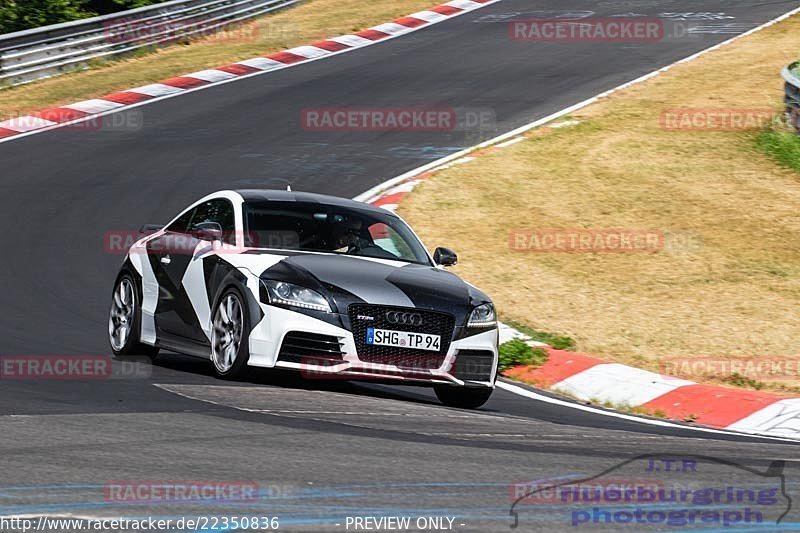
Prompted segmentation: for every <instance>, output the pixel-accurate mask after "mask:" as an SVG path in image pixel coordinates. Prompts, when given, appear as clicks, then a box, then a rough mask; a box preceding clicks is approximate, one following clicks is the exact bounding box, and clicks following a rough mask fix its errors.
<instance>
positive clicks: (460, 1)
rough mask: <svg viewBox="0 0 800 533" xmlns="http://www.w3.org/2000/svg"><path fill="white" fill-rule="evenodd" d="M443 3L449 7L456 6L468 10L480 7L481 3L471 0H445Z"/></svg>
mask: <svg viewBox="0 0 800 533" xmlns="http://www.w3.org/2000/svg"><path fill="white" fill-rule="evenodd" d="M444 5H446V6H450V7H457V8H458V9H465V10H470V9H475V8H477V7H480V6H482V5H483V4H479V3H478V2H472V1H471V0H452V2H445V4H444Z"/></svg>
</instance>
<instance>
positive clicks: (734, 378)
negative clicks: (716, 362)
mask: <svg viewBox="0 0 800 533" xmlns="http://www.w3.org/2000/svg"><path fill="white" fill-rule="evenodd" d="M722 381H723V383H727V384H728V385H733V386H735V387H744V388H747V389H755V390H761V389H763V388H764V386H765V385H766V383H763V382H761V381H758V380H755V379H753V378H750V377H747V376H743V375H741V374H739V373H737V372H734V373H733V374H731V375H730V376H725V377H724V378H722Z"/></svg>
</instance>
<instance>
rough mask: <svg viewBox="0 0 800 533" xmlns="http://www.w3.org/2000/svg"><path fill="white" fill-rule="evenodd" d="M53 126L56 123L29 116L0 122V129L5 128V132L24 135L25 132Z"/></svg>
mask: <svg viewBox="0 0 800 533" xmlns="http://www.w3.org/2000/svg"><path fill="white" fill-rule="evenodd" d="M54 124H57V122H53V121H52V120H45V119H43V118H39V117H33V116H31V115H25V116H24V117H15V118H12V119H9V120H4V121H3V122H0V128H5V129H7V130H14V131H18V132H20V133H24V132H26V131H31V130H37V129H39V128H46V127H47V126H53V125H54Z"/></svg>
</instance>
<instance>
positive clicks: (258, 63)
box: [239, 57, 286, 71]
mask: <svg viewBox="0 0 800 533" xmlns="http://www.w3.org/2000/svg"><path fill="white" fill-rule="evenodd" d="M239 64H240V65H244V66H246V67H252V68H257V69H258V70H265V71H266V70H273V69H276V68H279V67H285V66H286V63H281V62H280V61H275V60H274V59H267V58H266V57H254V58H252V59H245V60H244V61H239Z"/></svg>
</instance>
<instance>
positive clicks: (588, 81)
mask: <svg viewBox="0 0 800 533" xmlns="http://www.w3.org/2000/svg"><path fill="white" fill-rule="evenodd" d="M798 5H800V2H798V1H774V0H773V1H766V2H755V1H750V2H745V1H722V0H707V1H688V0H684V1H655V0H630V1H628V0H608V1H603V0H601V1H597V2H579V1H575V0H566V1H533V0H529V1H521V0H504V1H502V2H499V3H497V4H493V5H491V6H488V7H486V8H483V9H480V10H477V11H475V12H472V13H469V14H466V15H464V16H460V17H457V18H455V19H452V20H448V21H445V22H443V23H441V24H437V25H434V26H432V27H430V28H427V29H424V30H421V31H418V32H414V33H412V34H409V35H406V36H403V37H400V38H398V39H393V40H391V41H388V42H385V43H381V44H377V45H375V46H370V47H367V48H365V49H362V50H357V51H354V52H352V53H347V54H343V55H339V56H336V57H332V58H330V59H325V60H322V61H315V62H312V63H310V64H307V65H299V66H297V67H294V68H289V69H284V70H281V71H277V72H274V73H269V74H266V75H263V76H256V77H252V78H248V79H244V80H241V81H237V82H234V83H229V84H226V85H222V86H218V87H211V88H209V89H206V90H202V91H197V92H193V93H190V94H187V95H184V96H181V97H178V98H172V99H168V100H164V101H159V102H155V103H153V104H150V105H145V106H142V107H139V108H136V112H137V113H138V112H140V113H141V116H140V118H141V124H140V125H141V127H138V128H127V129H126V128H120V129H118V130H116V131H109V130H107V129H101V130H99V131H74V130H72V131H71V130H69V129H61V130H54V131H50V132H45V133H42V134H37V135H33V136H30V137H26V138H22V139H19V140H14V141H11V142H6V143H2V144H0V161H2V168H3V172H2V178H1V180H0V222H2V227H3V231H2V232H0V244H1V245H2V250H3V261H2V262H0V279H2V284H3V286H2V302H3V310H4V316H3V320H2V322H0V336H1V338H2V342H0V354H2V355H95V354H108V353H109V348H108V344H107V331H106V328H107V325H106V324H107V311H108V304H109V293H110V290H111V284H112V282H113V279H114V276H115V274H116V271H117V268H118V265H119V262H120V261H121V256H120V255H115V254H110V253H107V252H106V251H105V250H104V247H103V236H104V234H106V233H107V232H109V231H118V230H133V229H136V228H138V227H139V226H140V225H141V224H143V223H162V222H165V221H166V220H167V219H168V218H170V217H171V216H172V215H174V214H175V213H176V212H177V211H178V210H179V209H181V208H182V207H183V206H185V205H187V204H188V203H190V202H191V201H193V200H194V199H196V198H198V197H200V196H202V195H204V194H206V193H209V192H212V191H214V190H218V189H223V188H243V187H250V188H253V187H279V188H283V187H285V186H286V184H287V183H290V184H291V185H292V188H293V189H294V190H305V191H313V192H322V193H329V194H335V195H340V196H347V197H350V196H355V195H356V194H358V193H360V192H363V191H365V190H367V189H368V188H370V187H372V186H374V185H376V184H378V183H380V182H382V181H384V180H386V179H388V178H391V177H393V176H395V175H398V174H401V173H403V172H405V171H407V170H410V169H412V168H415V167H417V166H420V165H422V164H425V163H427V162H429V161H432V160H434V159H436V158H439V157H442V156H445V155H448V154H450V153H453V152H455V151H458V150H460V149H461V148H464V147H466V146H469V145H472V144H475V143H476V142H478V141H480V140H483V139H487V138H491V137H494V136H496V135H497V134H499V133H502V132H505V131H508V130H511V129H513V128H515V127H518V126H521V125H523V124H525V123H528V122H530V121H532V120H534V119H536V118H540V117H544V116H547V115H549V114H551V113H553V112H555V111H558V110H559V109H562V108H564V107H567V106H569V105H571V104H574V103H577V102H579V101H582V100H584V99H586V98H589V97H591V96H593V95H595V94H597V93H599V92H602V91H604V90H607V89H610V88H612V87H615V86H617V85H619V84H621V83H624V82H626V81H629V80H631V79H634V78H636V77H638V76H641V75H643V74H645V73H647V72H650V71H652V70H655V69H657V68H659V67H661V66H665V65H667V64H670V63H672V62H673V61H675V60H678V59H680V58H683V57H685V56H688V55H690V54H692V53H694V52H696V51H699V50H702V49H704V48H707V47H709V46H711V45H713V44H715V43H718V42H721V41H723V40H726V39H728V38H730V37H732V36H733V35H735V34H736V33H741V32H744V31H746V30H748V29H751V28H753V27H755V26H757V25H759V24H761V23H763V22H766V21H767V20H770V19H772V18H774V17H776V16H778V15H780V14H782V13H784V12H787V11H789V10H790V9H792V8H795V7H797V6H798ZM576 11H583V12H586V11H592V12H593V15H592V16H595V17H609V16H613V15H618V16H622V15H626V14H627V15H630V14H631V13H636V14H643V15H648V16H656V15H659V14H661V13H683V14H685V18H689V19H693V20H703V21H704V23H703V30H702V31H700V32H699V33H695V34H692V35H690V36H686V37H683V38H675V39H665V40H663V41H660V42H655V43H647V44H641V43H638V44H637V43H609V44H598V43H522V42H512V41H511V40H510V39H509V37H508V25H507V22H506V21H507V20H508V19H509V18H546V17H557V16H563V14H564V13H565V12H570V13H573V12H576ZM721 13H724V17H733V18H721V17H720V16H718V15H714V14H721ZM776 75H777V74H776ZM776 97H777V96H776ZM334 107H345V108H351V107H352V108H401V107H432V108H454V109H456V110H457V111H458V112H459V113H461V114H462V115H467V116H470V114H472V115H474V116H477V115H480V116H482V117H484V118H486V117H489V119H488V120H484V122H483V123H482V124H481V125H480V127H477V128H475V127H469V128H466V129H460V130H458V131H450V132H415V131H407V132H400V133H385V132H347V131H341V132H333V133H331V132H315V131H307V130H306V129H304V128H303V127H302V126H301V122H300V116H301V112H302V110H304V109H310V108H334ZM431 216H432V217H434V216H435V213H431ZM468 216H469V214H468V213H465V217H468ZM501 238H502V237H501ZM439 244H441V245H446V244H447V243H428V245H431V246H436V245H439ZM463 260H469V259H468V258H463ZM115 374H119V376H118V377H117V378H115V379H107V380H95V381H84V382H76V381H44V380H42V381H21V380H2V381H0V434H1V435H2V440H1V441H0V515H12V514H13V515H19V514H30V515H36V516H38V515H41V514H47V515H50V516H78V517H97V516H128V517H135V516H159V517H181V516H202V515H205V516H208V515H223V514H227V515H234V514H236V515H239V516H253V515H259V516H278V517H279V518H280V520H281V529H284V530H290V531H323V530H324V531H344V530H348V528H347V524H346V518H347V517H348V516H349V517H353V516H378V517H379V516H388V515H392V516H393V515H406V516H412V517H415V518H416V517H420V516H433V517H442V516H448V517H455V520H454V523H453V526H452V527H453V528H454V529H456V530H460V531H505V530H507V529H508V528H509V527H510V525H511V524H512V523H513V518H512V516H511V515H510V514H509V511H510V508H511V506H512V503H513V501H514V498H513V497H512V495H511V494H510V489H509V486H510V484H511V483H512V482H513V481H519V480H534V479H536V480H553V479H555V478H559V479H561V478H563V477H564V476H569V475H576V476H586V477H589V476H594V475H598V474H601V473H603V472H604V471H605V470H607V469H614V468H616V467H618V466H619V465H621V463H623V462H624V461H626V460H630V459H633V458H636V457H637V456H641V455H642V454H665V455H669V456H683V457H685V456H693V455H703V456H706V457H710V458H715V459H718V460H725V461H729V462H730V463H726V464H725V465H722V466H720V465H719V464H718V465H716V466H717V467H716V468H708V469H698V472H697V473H696V477H695V479H696V480H700V481H702V482H707V483H708V484H709V486H715V485H720V484H725V486H728V485H729V484H734V485H736V486H744V485H747V486H756V485H758V486H764V485H766V484H770V483H775V479H777V478H774V477H773V478H763V477H762V476H760V475H759V474H758V473H757V472H766V471H767V469H768V467H769V466H770V464H771V461H785V466H784V470H783V475H784V478H785V487H786V491H787V493H789V494H791V493H792V491H794V492H795V493H798V495H800V490H798V488H800V468H798V465H800V463H799V462H798V461H800V453H798V451H797V450H798V448H797V447H796V446H795V445H793V444H789V443H782V442H778V441H775V440H767V439H759V438H751V437H738V436H730V435H721V434H714V433H702V432H697V431H693V430H691V429H681V428H665V427H657V426H653V425H648V424H645V423H639V422H633V421H626V420H622V419H619V418H613V417H605V416H597V415H594V414H591V413H586V412H583V411H578V410H574V409H571V408H566V407H563V406H558V405H553V404H549V403H542V402H537V401H534V400H531V399H527V398H523V397H520V396H517V395H514V394H511V393H509V392H506V391H503V390H497V391H496V393H495V395H494V396H493V398H492V400H491V401H490V402H489V403H488V404H487V406H486V407H485V408H483V409H482V410H481V411H479V412H464V411H458V410H453V409H447V408H444V407H441V406H440V405H439V404H438V403H437V402H436V401H435V399H434V397H433V395H432V394H431V393H429V392H428V391H427V390H426V389H421V388H411V387H390V386H385V385H377V384H356V383H349V382H322V381H302V380H300V379H298V378H295V377H293V376H291V375H287V374H284V373H270V372H256V373H254V376H253V379H252V381H251V382H246V383H227V382H220V381H217V380H215V379H214V378H213V377H212V376H211V371H210V369H209V368H208V366H207V365H206V364H204V363H203V362H202V361H198V360H195V359H191V358H187V357H184V356H179V355H167V356H165V357H162V358H161V360H160V361H159V362H158V364H157V365H155V366H152V365H150V364H149V363H145V362H133V363H127V364H124V365H123V363H121V362H116V363H115ZM643 460H644V459H642V461H643ZM641 464H643V463H641ZM625 468H631V467H630V465H628V466H626V467H625ZM748 468H749V469H748ZM773 468H775V465H773ZM609 475H611V474H609ZM620 475H625V476H628V477H630V476H631V474H630V472H628V473H626V474H620ZM637 475H639V476H644V477H648V479H651V478H653V477H659V476H664V475H665V473H664V472H656V473H653V472H649V473H641V472H640V473H639V474H637ZM142 479H149V480H153V479H157V480H164V481H172V482H178V481H186V480H234V481H237V480H239V481H241V480H249V481H254V482H257V484H258V487H259V495H258V498H256V499H254V500H248V501H237V502H233V503H231V502H225V503H220V502H214V503H209V502H197V503H191V502H181V503H154V502H142V503H141V504H131V503H130V502H125V503H120V502H115V501H113V499H109V498H108V497H107V495H105V494H104V489H105V488H106V487H107V484H108V483H110V482H112V481H114V480H142ZM797 501H800V500H798V499H797V498H795V502H797ZM788 507H791V505H790V504H789V505H788ZM794 507H795V508H794V509H791V510H790V511H789V513H788V514H787V515H786V516H785V518H783V520H782V522H781V525H780V526H776V525H774V524H773V526H774V527H769V528H766V529H765V528H759V530H761V531H778V530H796V529H800V520H798V518H797V512H798V511H797V507H798V505H797V504H795V506H794ZM786 508H787V506H784V507H783V509H786ZM517 509H518V510H519V511H520V514H519V524H520V526H519V530H521V531H531V530H542V531H561V530H569V529H570V528H571V524H570V511H571V509H570V507H569V506H568V505H564V504H559V503H558V502H550V501H546V502H544V503H542V502H540V503H538V504H530V503H528V504H525V503H523V504H522V505H521V506H518V507H517ZM778 514H780V513H778ZM581 527H582V528H583V529H591V530H593V531H595V530H616V529H624V528H623V527H622V526H620V525H619V524H617V525H616V527H615V526H614V525H613V524H605V525H602V524H601V525H599V526H598V525H594V526H590V525H583V526H581ZM660 527H661V528H662V529H667V530H673V531H674V530H676V529H679V528H676V527H675V526H670V527H666V526H663V525H662V526H660ZM704 527H706V526H702V525H700V524H695V525H692V526H687V529H692V530H694V529H698V530H700V529H702V530H709V529H703V528H704ZM217 529H219V530H221V529H226V528H221V527H218V528H217ZM227 529H230V528H227ZM575 529H579V528H575ZM656 529H659V527H658V526H654V527H653V530H656ZM712 529H713V528H712ZM349 530H353V528H352V527H350V528H349ZM628 530H629V531H640V530H648V529H647V528H646V527H644V526H629V527H628ZM681 530H683V529H681ZM726 530H728V531H734V530H736V531H750V529H735V528H727V529H726Z"/></svg>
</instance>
